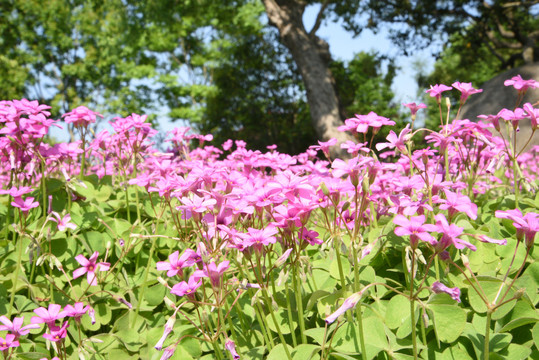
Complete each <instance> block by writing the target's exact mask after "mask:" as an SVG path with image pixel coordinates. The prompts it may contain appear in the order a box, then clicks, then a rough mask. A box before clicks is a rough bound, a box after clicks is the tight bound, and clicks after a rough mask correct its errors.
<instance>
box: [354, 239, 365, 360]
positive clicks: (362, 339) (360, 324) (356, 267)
mask: <svg viewBox="0 0 539 360" xmlns="http://www.w3.org/2000/svg"><path fill="white" fill-rule="evenodd" d="M352 251H353V256H354V292H356V293H357V292H359V287H360V285H361V284H360V282H359V264H358V261H357V249H356V246H355V244H352ZM356 316H357V322H358V331H359V343H360V345H361V358H362V359H363V360H367V351H366V349H365V336H364V334H363V315H362V313H361V304H359V306H356Z"/></svg>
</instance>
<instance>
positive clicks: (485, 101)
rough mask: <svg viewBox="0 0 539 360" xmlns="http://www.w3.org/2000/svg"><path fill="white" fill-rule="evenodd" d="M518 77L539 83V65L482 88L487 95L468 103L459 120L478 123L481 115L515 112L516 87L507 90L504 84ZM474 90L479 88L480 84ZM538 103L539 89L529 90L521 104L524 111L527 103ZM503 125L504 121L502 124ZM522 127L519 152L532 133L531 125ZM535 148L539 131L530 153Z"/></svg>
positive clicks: (509, 72) (502, 76)
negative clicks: (501, 111)
mask: <svg viewBox="0 0 539 360" xmlns="http://www.w3.org/2000/svg"><path fill="white" fill-rule="evenodd" d="M517 75H520V76H522V78H523V79H524V80H529V79H534V80H536V81H539V62H536V63H533V64H526V65H523V66H520V67H517V68H514V69H511V70H507V71H505V72H503V73H501V74H500V75H498V76H496V77H495V78H493V79H491V80H489V81H487V82H486V83H484V84H483V85H481V86H480V88H481V89H483V92H482V93H479V94H475V95H472V96H470V97H469V98H468V101H467V102H466V104H465V105H464V106H463V107H462V110H461V114H460V116H459V117H460V118H461V119H469V120H472V121H476V120H478V119H477V115H481V114H483V115H490V114H497V113H498V112H499V111H500V110H501V109H503V108H506V109H509V110H514V108H515V104H516V101H517V97H518V92H517V90H515V88H514V87H513V86H504V84H503V83H504V81H505V80H508V79H511V78H512V77H514V76H517ZM474 86H475V87H477V86H476V84H474ZM537 101H539V89H529V90H528V91H527V92H526V95H525V96H524V100H523V101H522V102H521V103H520V107H522V105H524V104H525V103H527V102H529V103H531V104H534V103H536V102H537ZM535 107H536V108H538V107H539V105H536V106H535ZM501 122H503V120H500V123H501ZM519 127H520V132H519V133H518V135H517V146H518V148H522V146H524V145H525V142H526V141H528V139H529V137H530V135H531V133H532V131H531V126H530V121H529V120H523V121H521V122H520V124H519ZM502 131H503V125H502ZM496 133H497V132H496ZM504 135H505V134H504ZM534 145H539V130H538V131H536V132H535V134H534V136H533V139H532V141H531V142H530V144H529V146H528V149H529V148H531V147H532V146H534Z"/></svg>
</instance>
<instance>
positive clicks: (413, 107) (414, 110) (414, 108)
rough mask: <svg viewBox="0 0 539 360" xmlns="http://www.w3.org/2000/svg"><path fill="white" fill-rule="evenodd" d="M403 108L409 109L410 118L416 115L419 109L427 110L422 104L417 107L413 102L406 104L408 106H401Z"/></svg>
mask: <svg viewBox="0 0 539 360" xmlns="http://www.w3.org/2000/svg"><path fill="white" fill-rule="evenodd" d="M402 105H403V106H406V107H407V108H408V109H410V112H411V113H412V116H415V115H416V114H417V112H418V111H419V109H426V108H427V105H425V104H423V103H419V104H418V105H416V103H415V102H413V103H408V104H404V103H403V104H402Z"/></svg>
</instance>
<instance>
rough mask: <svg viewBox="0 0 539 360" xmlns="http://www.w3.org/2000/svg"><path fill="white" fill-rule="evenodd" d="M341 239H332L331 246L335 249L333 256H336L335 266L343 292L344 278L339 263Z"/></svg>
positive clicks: (340, 263)
mask: <svg viewBox="0 0 539 360" xmlns="http://www.w3.org/2000/svg"><path fill="white" fill-rule="evenodd" d="M341 241H342V240H341V239H340V238H339V239H334V240H333V246H334V247H335V254H336V255H337V266H338V268H339V277H340V278H341V288H342V289H343V290H345V289H346V280H345V278H344V271H343V269H342V262H341V251H340V250H339V247H340V245H341Z"/></svg>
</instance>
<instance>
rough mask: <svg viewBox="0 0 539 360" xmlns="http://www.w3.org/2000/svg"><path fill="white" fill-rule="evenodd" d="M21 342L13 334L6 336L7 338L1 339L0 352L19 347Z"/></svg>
mask: <svg viewBox="0 0 539 360" xmlns="http://www.w3.org/2000/svg"><path fill="white" fill-rule="evenodd" d="M18 346H19V341H18V340H17V339H16V338H15V335H13V334H6V338H5V339H4V338H1V337H0V350H1V351H4V350H7V349H9V348H12V347H18Z"/></svg>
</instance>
